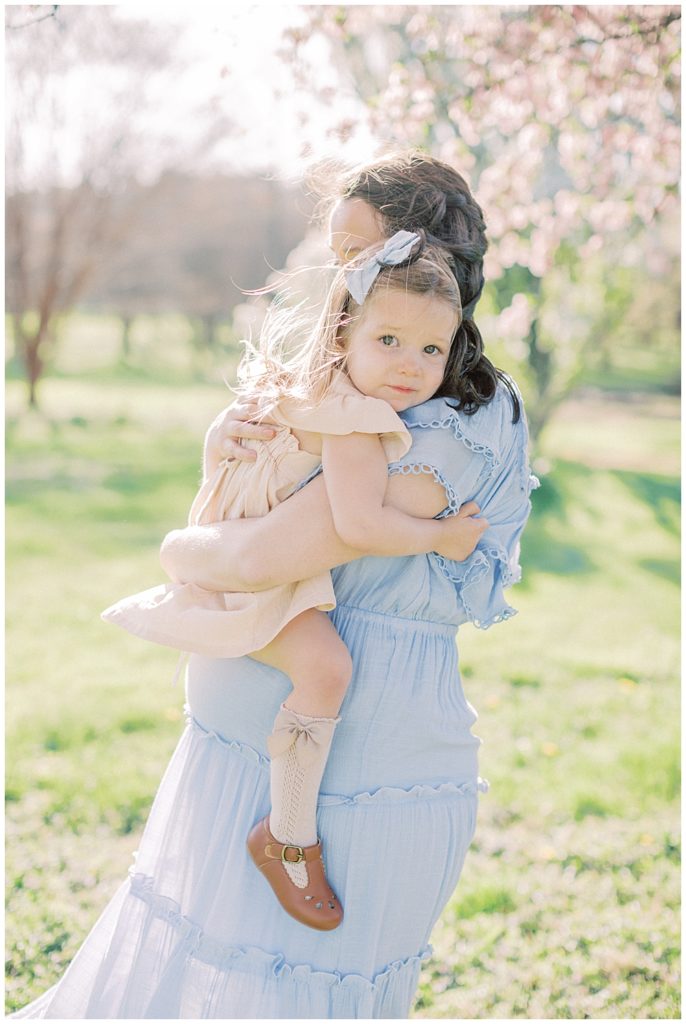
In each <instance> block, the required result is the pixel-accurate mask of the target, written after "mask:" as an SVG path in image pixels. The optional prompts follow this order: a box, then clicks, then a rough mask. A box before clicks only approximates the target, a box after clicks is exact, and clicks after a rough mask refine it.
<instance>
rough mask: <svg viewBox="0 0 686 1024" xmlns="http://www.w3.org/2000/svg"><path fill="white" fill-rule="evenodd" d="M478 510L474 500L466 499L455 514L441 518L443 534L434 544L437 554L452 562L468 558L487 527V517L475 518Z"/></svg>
mask: <svg viewBox="0 0 686 1024" xmlns="http://www.w3.org/2000/svg"><path fill="white" fill-rule="evenodd" d="M479 511H480V509H479V506H478V505H477V504H476V502H475V501H468V502H466V504H464V505H462V506H461V508H460V511H459V512H458V513H457V515H456V516H448V517H447V518H446V519H441V521H440V522H441V525H442V526H443V536H442V537H441V540H440V543H439V544H438V545H437V546H436V551H437V552H438V554H439V555H443V557H444V558H449V559H450V560H451V561H453V562H463V561H464V560H465V558H469V556H470V555H471V553H472V551H473V550H474V548H475V547H476V545H477V544H478V543H479V538H480V537H481V535H482V534H483V533H484V532H485V531H486V530H487V529H488V520H487V519H484V518H483V517H480V518H478V519H477V518H476V516H477V514H478V513H479Z"/></svg>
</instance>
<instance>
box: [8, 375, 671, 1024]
mask: <svg viewBox="0 0 686 1024" xmlns="http://www.w3.org/2000/svg"><path fill="white" fill-rule="evenodd" d="M94 373H95V371H93V372H92V373H90V372H89V374H87V375H85V374H84V375H82V376H81V377H70V376H69V375H68V374H67V373H66V371H65V372H64V373H63V374H62V375H61V376H56V377H54V378H51V379H48V380H46V381H45V384H44V388H43V393H42V401H43V405H44V410H45V414H43V415H38V414H31V415H27V414H24V413H22V412H21V411H20V410H21V402H22V393H21V389H20V384H19V382H17V381H12V380H10V382H9V385H8V401H7V405H8V414H9V422H8V431H7V441H8V462H7V466H8V487H7V538H8V551H7V668H8V674H7V715H6V717H7V731H8V740H7V880H8V905H7V907H8V909H7V932H8V978H9V981H8V1008H9V1009H10V1010H11V1009H14V1008H15V1007H17V1006H19V1005H22V1004H23V1003H24V1002H26V1001H27V1000H28V999H29V998H33V997H35V996H36V995H38V994H40V993H41V992H42V991H44V990H45V988H47V987H48V985H50V984H51V983H52V982H53V981H54V980H55V979H56V978H57V977H58V976H59V975H60V974H61V973H62V971H63V970H64V968H65V966H66V964H67V963H68V962H69V960H70V958H71V957H72V956H73V954H74V952H75V951H76V949H77V948H78V946H79V944H80V942H81V941H82V939H83V937H84V936H85V934H86V933H87V932H88V930H89V929H90V928H91V927H92V925H93V923H94V921H95V919H96V918H97V916H98V914H99V912H100V911H101V909H102V907H103V905H104V903H105V901H106V900H107V899H108V898H109V897H110V896H111V895H112V894H113V893H114V891H115V890H116V888H117V886H118V885H119V884H120V882H121V880H122V879H123V878H124V876H125V872H126V869H127V867H128V865H129V863H130V859H131V854H132V852H133V851H134V850H135V849H136V846H137V843H138V840H139V838H140V831H141V828H142V825H143V822H144V820H145V817H146V814H147V811H148V809H149V806H150V802H151V800H152V797H153V795H154V792H155V788H156V785H157V783H158V782H159V778H160V776H161V773H162V770H163V768H164V766H165V763H166V761H167V759H168V757H169V755H170V754H171V751H172V749H173V747H174V745H175V743H176V741H177V738H178V735H179V730H180V727H181V719H182V713H181V705H182V700H183V697H182V693H181V692H180V688H177V689H173V688H172V687H171V680H172V676H173V674H174V669H175V666H176V655H175V653H174V652H173V651H169V650H165V649H163V648H158V647H155V646H154V645H146V644H143V643H140V642H139V641H138V640H136V639H134V638H133V637H129V636H128V635H127V634H125V633H123V632H122V631H119V630H114V629H112V628H111V627H109V626H106V625H105V624H103V623H102V622H101V621H100V619H99V612H100V611H101V609H102V608H104V607H105V606H106V605H107V604H109V603H110V602H111V601H112V600H114V599H116V598H118V597H119V596H121V595H122V594H124V593H130V592H133V591H134V590H137V589H140V588H141V587H142V586H144V585H146V584H147V583H148V582H149V583H150V584H152V583H154V582H156V581H157V580H159V579H161V578H162V577H161V572H160V569H159V566H158V562H157V550H158V545H159V541H160V539H161V537H162V535H163V534H164V533H165V532H166V531H167V530H168V529H170V528H172V527H175V526H178V525H180V524H181V523H183V522H184V520H185V517H186V513H187V508H188V505H189V502H190V500H191V498H192V496H193V494H194V493H195V489H196V485H197V481H198V472H199V453H200V444H201V440H202V435H203V432H204V429H205V427H206V425H207V423H208V422H209V420H210V419H211V418H212V417H213V416H214V415H215V413H216V412H218V411H219V409H221V408H222V407H223V405H224V404H226V401H227V397H228V396H227V393H226V390H225V388H224V387H223V386H222V385H221V384H213V385H205V384H201V383H199V382H198V383H195V384H188V383H187V384H186V385H185V386H183V387H182V386H181V385H180V383H179V382H178V381H172V382H168V383H166V384H165V385H164V386H163V385H161V384H159V383H153V382H151V381H150V380H149V379H148V378H147V377H146V374H145V373H144V372H142V371H140V372H137V373H129V374H128V376H127V375H126V374H124V373H122V372H119V371H118V372H117V373H110V374H109V376H108V374H107V372H106V371H105V370H104V369H103V370H98V372H97V374H96V375H95V376H94V375H93V374H94ZM646 402H647V404H644V405H641V404H640V403H637V402H636V401H634V402H632V403H630V404H624V403H618V402H617V401H616V400H615V401H612V402H609V401H605V400H604V399H603V398H602V396H600V397H599V396H597V395H590V396H587V397H586V398H584V399H583V400H581V407H582V412H583V415H576V416H571V417H570V415H569V408H567V409H562V410H560V413H559V415H558V417H557V418H556V421H555V422H554V423H553V424H552V425H551V428H550V430H549V432H548V434H547V436H546V438H545V439H544V449H543V451H542V458H543V459H547V460H548V465H547V470H548V471H547V472H546V473H545V475H544V477H543V484H542V487H541V489H540V490H539V491H537V492H536V493H535V495H534V515H533V518H532V522H531V525H530V527H529V529H528V531H527V533H526V535H525V542H524V549H523V562H524V568H525V579H524V582H523V583H522V584H520V585H519V586H518V587H516V588H515V589H513V591H512V592H511V600H512V602H513V603H514V604H515V606H516V607H517V608H519V610H520V614H519V615H518V616H517V617H515V618H514V619H512V620H510V621H509V622H507V623H505V624H503V625H499V626H495V627H493V629H492V630H490V631H489V632H488V633H486V634H484V633H483V632H479V631H476V630H471V629H464V630H463V631H462V632H461V634H460V638H459V640H460V656H461V664H462V668H463V672H464V680H465V689H466V692H467V695H468V697H469V699H470V700H471V702H472V703H473V704H474V705H475V706H476V707H477V708H478V709H479V712H480V719H479V722H478V723H477V726H476V728H475V731H476V732H477V733H478V735H480V736H481V737H482V739H483V740H484V746H483V748H482V765H481V770H482V774H483V775H484V776H485V777H487V778H488V779H489V780H490V783H491V791H490V793H489V794H487V795H485V796H483V798H482V802H481V811H480V823H479V827H478V829H477V835H476V839H475V842H474V845H473V848H472V850H471V852H470V855H469V857H468V858H467V863H466V865H465V869H464V873H463V878H462V880H461V883H460V886H459V887H458V889H457V891H456V893H455V894H454V897H453V899H452V901H451V903H450V904H449V906H448V907H447V908H446V911H445V913H444V915H443V917H442V919H441V922H440V923H439V926H438V927H437V929H436V931H435V934H434V938H433V942H434V946H435V952H434V955H433V958H432V959H431V961H429V963H428V964H427V965H426V967H425V970H424V971H423V974H422V981H421V987H420V993H419V997H418V1000H417V1003H416V1006H415V1009H414V1011H413V1016H414V1017H418V1018H421V1017H430V1018H455V1017H462V1018H490V1017H504V1018H515V1017H523V1018H532V1017H544V1018H545V1017H563V1018H564V1017H566V1018H583V1017H591V1018H592V1017H619V1018H640V1017H648V1018H668V1017H678V1016H679V1002H678V978H677V971H678V924H677V906H678V895H679V887H678V882H679V869H678V857H679V830H678V822H677V800H678V786H679V776H678V765H679V760H678V751H679V745H678V739H679V738H678V721H679V705H678V686H677V682H676V678H677V671H678V657H679V648H678V621H677V616H678V554H679V551H678V528H679V520H678V496H679V492H678V484H677V478H676V473H677V467H676V464H675V459H674V455H675V453H676V450H677V440H676V438H677V434H678V421H677V420H676V419H675V418H674V415H673V406H672V405H670V400H669V399H665V404H661V403H660V402H659V401H658V399H656V398H655V397H654V396H653V397H651V398H650V399H649V400H646ZM629 429H630V430H631V431H633V432H634V433H633V434H631V433H630V434H629V435H627V430H629ZM631 437H636V438H639V439H640V443H637V444H633V443H632V442H631V440H630V438H631ZM653 446H654V447H653Z"/></svg>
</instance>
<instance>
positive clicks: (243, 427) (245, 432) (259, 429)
mask: <svg viewBox="0 0 686 1024" xmlns="http://www.w3.org/2000/svg"><path fill="white" fill-rule="evenodd" d="M222 433H223V434H224V437H225V438H226V437H233V438H235V439H239V438H242V439H251V440H255V441H270V440H271V439H272V437H274V428H273V427H268V426H266V424H260V423H248V422H246V421H245V420H228V421H227V422H226V423H224V426H223V428H222Z"/></svg>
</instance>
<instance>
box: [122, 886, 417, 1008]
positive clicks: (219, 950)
mask: <svg viewBox="0 0 686 1024" xmlns="http://www.w3.org/2000/svg"><path fill="white" fill-rule="evenodd" d="M130 878H131V894H132V895H133V896H135V897H137V898H138V899H140V900H142V901H143V902H144V903H145V904H147V906H148V907H149V908H150V910H151V911H152V913H153V914H154V915H155V917H158V918H161V919H162V920H163V921H167V922H168V924H170V925H171V926H172V928H174V929H175V930H176V931H177V932H178V933H179V936H180V938H181V940H182V942H183V944H184V946H185V947H186V955H187V956H188V957H190V958H191V959H193V960H198V961H200V962H201V963H204V964H207V965H208V966H210V967H215V968H216V969H217V970H220V971H230V970H239V971H245V972H251V971H254V972H258V971H259V972H260V973H271V974H272V975H273V976H274V977H275V978H282V977H286V978H292V980H293V981H304V982H305V983H306V984H313V983H317V984H320V985H324V986H326V987H328V988H333V987H335V986H339V985H342V986H346V987H353V988H358V989H360V990H362V991H373V990H374V989H375V988H376V987H377V986H378V985H379V984H380V983H381V982H383V981H385V980H386V979H387V978H388V977H389V976H391V975H393V974H398V973H399V972H401V971H406V970H410V969H414V968H415V966H416V965H417V964H419V963H421V962H422V961H423V960H426V959H428V957H429V956H430V955H431V953H432V952H433V950H432V948H431V946H426V947H425V948H424V949H423V950H421V951H420V952H419V953H418V954H417V955H416V956H411V957H408V958H407V959H406V960H394V961H393V963H390V964H388V966H387V967H385V968H384V970H383V971H380V972H379V973H378V974H376V975H374V977H373V978H371V979H370V978H365V977H364V976H363V975H361V974H341V972H340V971H318V970H316V969H315V968H314V967H310V965H309V964H290V963H288V962H287V961H286V960H285V958H284V957H283V956H282V955H281V954H280V953H267V952H266V950H264V949H260V948H259V947H258V946H236V945H231V944H230V943H227V942H221V941H219V940H218V939H213V938H212V937H211V936H210V935H206V934H205V933H204V932H203V930H202V928H201V927H200V925H198V924H196V923H195V922H194V921H192V920H191V919H190V918H189V917H185V916H184V915H183V914H182V913H181V911H180V907H179V904H178V903H177V902H176V901H175V900H173V899H170V898H169V897H168V896H162V895H160V894H159V893H157V892H155V880H154V878H152V877H151V876H150V875H143V874H140V873H136V872H134V871H131V873H130Z"/></svg>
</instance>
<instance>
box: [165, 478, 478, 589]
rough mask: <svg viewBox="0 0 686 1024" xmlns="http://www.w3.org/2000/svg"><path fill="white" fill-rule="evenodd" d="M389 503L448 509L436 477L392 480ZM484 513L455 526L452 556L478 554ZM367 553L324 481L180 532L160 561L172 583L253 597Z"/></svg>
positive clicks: (427, 513) (459, 519) (417, 512)
mask: <svg viewBox="0 0 686 1024" xmlns="http://www.w3.org/2000/svg"><path fill="white" fill-rule="evenodd" d="M386 503H387V504H389V505H393V506H394V507H395V508H398V509H400V510H401V511H404V512H407V513H408V514H410V515H413V516H419V517H423V518H427V519H430V518H433V516H435V515H437V514H438V513H439V512H440V511H442V509H443V508H445V503H446V502H445V493H444V491H443V488H442V487H441V486H440V484H438V483H437V482H436V481H435V480H434V479H433V477H431V476H428V475H425V474H420V475H414V474H409V475H407V476H404V475H398V476H392V477H390V478H389V481H388V488H387V491H386ZM476 512H478V507H477V506H476V505H475V504H474V503H473V502H470V503H469V504H468V505H465V506H463V508H462V509H461V510H460V513H459V515H458V516H455V517H454V518H453V520H451V521H450V522H451V528H453V529H454V545H453V549H452V550H451V549H450V545H447V546H446V547H445V548H441V551H442V553H443V554H445V555H446V557H453V558H458V559H460V558H466V557H467V555H469V554H470V553H471V551H472V550H473V549H474V548H475V547H476V544H477V542H478V539H479V537H480V536H481V534H482V533H483V531H484V530H485V529H486V526H487V523H486V521H485V520H483V519H472V518H471V516H473V515H474V514H475V513H476ZM445 522H446V524H447V523H448V522H449V521H448V520H446V521H445ZM462 552H464V553H462ZM366 553H367V554H368V552H366ZM363 554H365V552H361V551H357V550H356V549H355V548H352V547H350V546H348V545H347V544H344V543H343V541H342V540H341V539H340V537H339V536H338V534H337V533H336V530H335V528H334V523H333V517H332V515H331V507H330V505H329V501H328V498H327V495H326V489H325V486H324V480H323V478H322V476H321V475H320V476H318V477H317V478H316V479H315V480H313V481H311V482H310V483H309V484H308V485H307V486H306V487H303V488H302V490H300V491H298V492H297V493H296V494H294V495H292V497H290V498H288V500H287V501H284V502H282V503H281V504H280V505H277V507H276V508H274V509H272V511H271V512H270V513H269V515H267V516H264V517H262V518H259V519H232V520H230V521H228V522H225V523H214V524H212V525H210V526H190V527H186V528H185V529H183V530H172V532H171V533H169V534H167V536H166V537H165V539H164V541H163V543H162V549H161V553H160V561H161V563H162V568H163V569H164V570H165V572H166V573H167V575H168V576H169V577H170V578H171V579H172V580H176V581H183V582H185V583H196V584H198V586H201V587H205V588H206V589H208V590H219V591H221V590H235V591H251V590H266V589H267V588H268V587H273V586H277V585H279V584H281V583H293V582H295V581H296V580H301V579H305V578H306V577H308V576H316V575H317V573H320V572H325V571H327V570H328V569H332V568H333V567H334V566H336V565H342V564H343V563H344V562H352V561H354V560H355V559H357V558H361V557H362V556H363Z"/></svg>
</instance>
